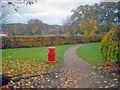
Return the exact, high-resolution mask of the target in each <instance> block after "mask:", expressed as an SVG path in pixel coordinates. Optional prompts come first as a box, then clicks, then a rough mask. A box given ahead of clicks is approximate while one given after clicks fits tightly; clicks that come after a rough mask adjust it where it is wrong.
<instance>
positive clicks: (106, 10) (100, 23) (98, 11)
mask: <svg viewBox="0 0 120 90" xmlns="http://www.w3.org/2000/svg"><path fill="white" fill-rule="evenodd" d="M72 12H73V15H72V16H71V18H72V19H73V22H74V23H76V24H77V25H76V26H80V22H81V24H82V23H85V22H86V21H90V19H91V17H93V18H94V20H95V22H96V26H97V31H96V33H97V34H100V33H105V32H108V31H109V30H110V29H111V28H112V27H113V25H112V23H115V24H117V25H118V23H119V22H118V19H119V18H118V17H117V14H118V3H117V2H101V3H100V4H97V3H96V4H94V5H92V6H90V5H80V6H79V7H78V8H77V9H75V10H72ZM103 27H104V28H103ZM80 31H81V30H80Z"/></svg>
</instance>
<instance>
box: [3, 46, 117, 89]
mask: <svg viewBox="0 0 120 90" xmlns="http://www.w3.org/2000/svg"><path fill="white" fill-rule="evenodd" d="M84 45H86V44H84ZM84 45H77V46H72V47H70V48H69V49H68V50H67V51H66V52H65V53H64V62H63V65H62V66H61V67H60V68H57V69H52V70H48V71H47V72H42V73H41V72H36V74H34V75H33V76H25V75H24V76H23V75H22V76H15V77H19V79H18V80H17V79H13V80H11V81H10V82H9V83H8V85H6V86H4V87H8V88H117V87H118V81H117V78H116V77H113V76H110V75H105V74H103V73H102V72H101V71H100V70H98V69H97V68H95V67H92V66H90V65H88V64H87V63H86V62H85V61H84V60H83V59H82V58H78V56H77V55H76V50H77V49H78V48H79V47H82V46H84Z"/></svg>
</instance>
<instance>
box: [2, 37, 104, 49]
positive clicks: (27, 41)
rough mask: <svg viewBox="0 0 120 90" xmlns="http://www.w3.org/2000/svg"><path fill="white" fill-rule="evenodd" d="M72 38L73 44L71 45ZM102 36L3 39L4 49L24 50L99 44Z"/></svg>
mask: <svg viewBox="0 0 120 90" xmlns="http://www.w3.org/2000/svg"><path fill="white" fill-rule="evenodd" d="M71 38H72V43H71ZM101 38H102V36H101V35H97V36H90V35H74V36H71V35H50V36H40V35H38V36H5V37H2V48H3V49H6V48H24V47H41V46H55V45H66V44H76V43H82V42H84V43H87V42H98V41H101Z"/></svg>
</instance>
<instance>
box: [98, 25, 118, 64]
mask: <svg viewBox="0 0 120 90" xmlns="http://www.w3.org/2000/svg"><path fill="white" fill-rule="evenodd" d="M117 32H118V26H115V27H113V28H112V29H111V30H110V31H109V32H107V34H106V35H105V36H104V37H103V39H102V41H101V44H100V48H101V53H102V58H103V61H104V62H105V64H109V62H111V61H118V51H119V50H118V45H119V44H118V35H117Z"/></svg>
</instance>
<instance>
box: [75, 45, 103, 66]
mask: <svg viewBox="0 0 120 90" xmlns="http://www.w3.org/2000/svg"><path fill="white" fill-rule="evenodd" d="M99 44H100V43H89V44H88V45H87V46H83V47H80V48H78V49H77V51H76V53H77V55H78V56H79V57H80V58H83V59H84V60H85V61H86V62H87V63H89V64H92V65H93V66H97V65H98V64H100V63H102V55H101V50H100V48H99Z"/></svg>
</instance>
